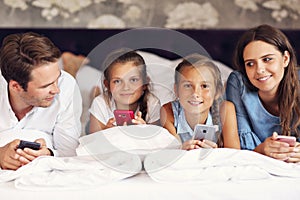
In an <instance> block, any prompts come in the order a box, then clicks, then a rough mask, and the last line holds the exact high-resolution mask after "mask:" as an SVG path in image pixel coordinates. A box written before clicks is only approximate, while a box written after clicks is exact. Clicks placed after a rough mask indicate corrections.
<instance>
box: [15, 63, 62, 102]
mask: <svg viewBox="0 0 300 200" xmlns="http://www.w3.org/2000/svg"><path fill="white" fill-rule="evenodd" d="M60 74H61V72H60V70H59V67H58V62H54V63H47V64H44V65H41V66H40V67H37V68H35V69H34V70H32V72H31V81H29V82H28V85H27V91H24V90H22V91H21V92H20V93H19V95H20V96H19V97H20V99H21V100H22V101H23V103H25V104H27V105H29V106H36V107H49V106H50V105H51V104H52V102H53V99H54V97H55V95H56V94H58V93H59V92H60V90H59V88H58V78H59V77H60Z"/></svg>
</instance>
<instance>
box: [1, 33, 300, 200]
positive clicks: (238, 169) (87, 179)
mask: <svg viewBox="0 0 300 200" xmlns="http://www.w3.org/2000/svg"><path fill="white" fill-rule="evenodd" d="M24 31H35V32H39V33H42V34H45V35H47V36H49V37H50V38H51V39H52V40H53V41H54V43H56V44H57V45H58V46H59V47H60V48H61V49H62V50H63V51H72V52H74V53H80V54H85V55H87V56H90V58H91V62H90V63H89V65H86V66H82V67H81V68H80V70H79V72H78V74H77V77H76V79H77V81H78V84H79V87H80V90H81V93H82V96H83V107H84V112H83V117H82V124H83V127H84V126H85V123H86V120H87V116H88V107H89V105H90V102H91V99H90V92H91V90H92V88H93V86H95V85H101V79H100V77H101V74H102V72H101V68H99V60H97V59H100V60H101V59H103V58H101V57H100V58H95V56H94V55H95V54H93V49H94V48H95V44H98V43H99V42H102V41H104V40H105V39H107V38H109V37H110V36H113V35H117V34H119V33H121V32H123V31H125V30H80V29H78V30H71V29H2V30H0V33H1V38H3V36H5V35H7V34H9V33H13V32H24ZM242 31H243V30H201V31H200V30H180V33H182V34H186V35H188V36H189V37H191V38H193V39H194V40H195V41H197V42H199V43H200V44H201V45H202V46H203V47H204V48H205V50H206V51H207V53H209V54H210V55H214V56H212V57H213V59H214V60H215V61H216V63H217V64H218V66H219V67H220V69H221V71H222V78H223V81H224V82H226V78H227V76H228V75H229V73H230V72H231V71H232V70H233V69H232V68H231V67H230V65H231V64H230V63H231V61H230V60H231V56H232V50H233V48H234V44H235V42H236V40H237V38H238V36H239V35H240V34H241V33H242ZM287 33H288V34H289V36H291V37H292V38H293V39H295V40H293V42H294V43H295V42H299V40H296V35H295V34H296V33H297V31H288V30H287ZM181 36H182V35H181ZM167 38H168V37H165V39H163V40H161V41H162V44H159V45H165V46H167V47H166V48H163V49H155V48H154V47H156V46H151V45H150V46H147V48H143V49H140V48H138V49H139V53H140V54H141V55H142V56H143V57H144V58H145V61H146V64H149V67H148V73H149V76H150V78H151V80H152V82H153V89H154V92H155V94H156V95H157V96H158V97H159V98H160V100H161V103H162V104H163V103H166V102H168V101H170V100H172V99H174V93H173V90H172V88H173V75H174V67H175V66H176V64H178V62H179V61H180V55H183V54H188V53H190V52H189V50H186V51H185V52H181V51H177V50H174V48H175V49H178V48H179V47H180V46H179V47H178V46H175V47H174V41H170V40H168V39H167ZM224 38H225V39H224ZM117 41H119V42H120V40H117ZM158 41H159V40H158ZM175 41H176V40H175ZM183 44H184V43H183ZM123 45H124V43H122V45H121V46H123ZM298 46H300V45H298ZM106 50H110V49H109V48H108V49H106ZM141 50H142V51H141ZM173 50H174V51H173ZM174 52H176V53H174ZM298 52H299V51H298ZM90 53H91V54H90ZM95 59H96V60H95ZM161 74H164V76H161ZM87 77H88V78H87ZM166 94H168V95H166ZM144 130H148V131H144ZM24 131H25V132H26V131H28V130H24ZM124 133H127V134H124ZM128 133H130V134H128ZM140 133H144V134H146V135H145V137H142V138H141V137H140ZM153 133H155V134H154V135H153ZM39 134H42V133H36V135H35V136H36V137H37V136H38V135H39ZM132 134H137V135H139V138H138V139H137V137H136V135H135V136H133V135H132ZM18 137H20V138H21V137H25V138H24V139H27V140H29V139H30V138H28V137H29V136H27V135H26V134H22V135H19V136H18ZM11 139H12V138H10V137H3V136H2V135H1V137H0V144H2V143H5V140H11ZM21 139H22V138H21ZM136 140H137V141H136ZM176 141H177V140H176V139H175V138H173V136H171V135H170V134H169V133H167V132H166V130H165V129H161V128H159V127H156V126H151V125H147V126H145V127H143V126H131V127H124V128H112V129H110V130H107V131H106V132H105V133H103V132H98V133H96V134H92V135H85V133H84V129H83V135H82V137H81V139H80V146H79V147H78V149H77V154H78V156H76V157H70V158H54V157H40V158H38V159H36V160H35V161H34V162H32V163H30V164H29V165H26V166H25V167H22V168H20V170H18V171H4V170H2V171H0V194H1V197H2V198H5V199H11V200H14V199H18V200H19V199H30V200H33V199H45V200H48V199H49V200H50V199H51V200H52V199H72V200H83V199H192V198H193V199H200V198H201V199H230V200H231V199H251V200H253V199H265V200H267V199H272V200H273V199H299V185H300V165H299V164H288V163H284V162H281V161H277V160H274V159H271V158H268V157H265V156H262V155H259V154H256V153H254V152H251V151H244V150H243V151H242V150H239V151H238V150H232V149H216V150H206V149H200V150H194V151H189V152H187V151H182V150H180V144H178V143H176ZM1 142H2V143H1ZM99 143H101V144H106V145H102V146H101V148H99ZM103 161H104V162H103ZM116 166H119V167H120V168H119V167H117V168H116ZM125 169H126V170H125Z"/></svg>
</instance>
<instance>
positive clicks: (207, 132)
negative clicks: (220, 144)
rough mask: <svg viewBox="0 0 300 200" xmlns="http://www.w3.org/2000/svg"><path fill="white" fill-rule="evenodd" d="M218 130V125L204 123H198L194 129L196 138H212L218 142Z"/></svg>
mask: <svg viewBox="0 0 300 200" xmlns="http://www.w3.org/2000/svg"><path fill="white" fill-rule="evenodd" d="M216 131H218V126H210V125H204V124H197V125H196V126H195V129H194V136H193V139H194V140H203V139H206V140H210V141H212V142H215V143H217V141H218V137H219V136H218V135H217V134H216Z"/></svg>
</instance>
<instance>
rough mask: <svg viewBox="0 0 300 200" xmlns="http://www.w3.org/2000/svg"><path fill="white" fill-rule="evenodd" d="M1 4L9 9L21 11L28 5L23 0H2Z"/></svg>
mask: <svg viewBox="0 0 300 200" xmlns="http://www.w3.org/2000/svg"><path fill="white" fill-rule="evenodd" d="M3 3H4V4H5V5H7V6H9V7H11V8H14V9H15V8H20V9H21V10H26V9H27V8H28V5H27V4H26V2H25V1H24V0H4V1H3Z"/></svg>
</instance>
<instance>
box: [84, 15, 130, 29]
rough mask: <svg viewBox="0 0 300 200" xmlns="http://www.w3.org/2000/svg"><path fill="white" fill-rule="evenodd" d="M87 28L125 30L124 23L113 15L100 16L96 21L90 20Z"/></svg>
mask: <svg viewBox="0 0 300 200" xmlns="http://www.w3.org/2000/svg"><path fill="white" fill-rule="evenodd" d="M87 27H88V28H125V27H126V25H125V22H124V21H123V20H122V19H120V18H118V17H117V16H115V15H101V16H99V17H98V18H97V19H95V20H92V21H91V22H90V23H89V24H88V25H87Z"/></svg>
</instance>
